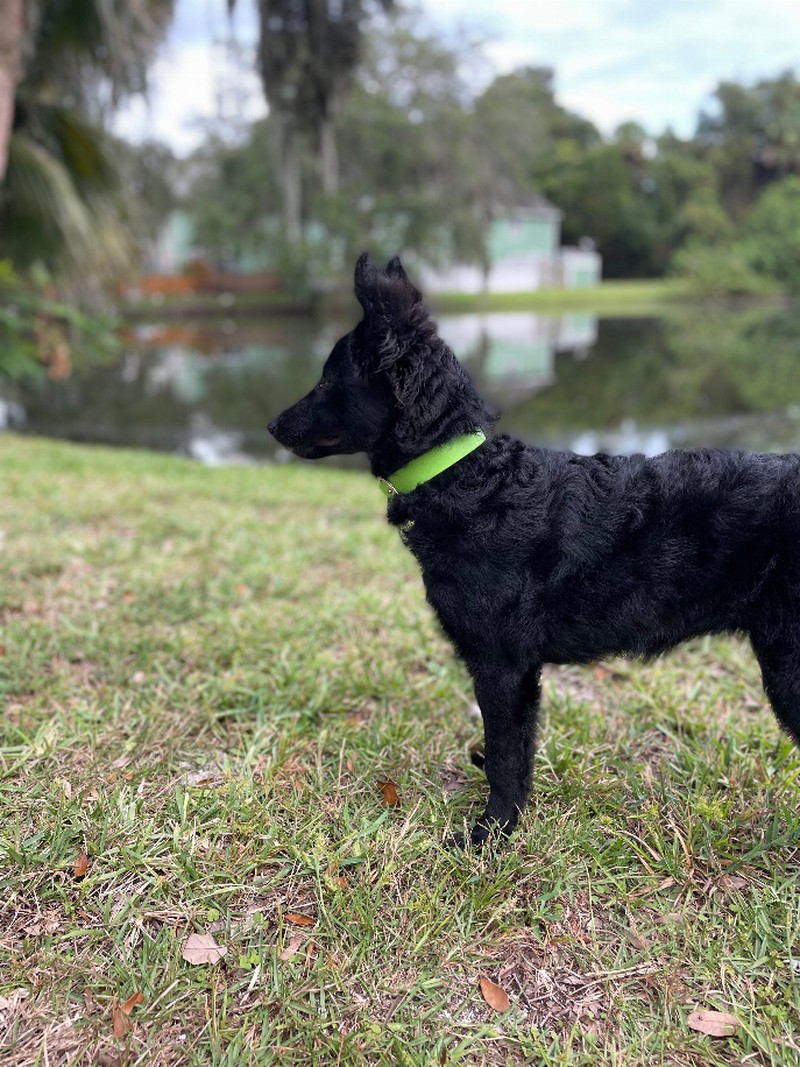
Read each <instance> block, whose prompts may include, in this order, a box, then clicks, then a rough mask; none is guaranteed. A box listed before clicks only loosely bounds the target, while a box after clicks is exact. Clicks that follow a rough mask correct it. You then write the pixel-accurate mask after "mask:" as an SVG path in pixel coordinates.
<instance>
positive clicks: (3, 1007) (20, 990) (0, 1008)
mask: <svg viewBox="0 0 800 1067" xmlns="http://www.w3.org/2000/svg"><path fill="white" fill-rule="evenodd" d="M29 996H30V991H29V990H27V989H25V987H24V986H17V988H16V989H12V990H11V992H10V993H9V994H8V995H7V996H4V997H0V1013H2V1012H6V1011H14V1010H16V1009H17V1008H18V1007H19V1005H20V1004H21V1002H22V1001H23V1000H27V998H28V997H29Z"/></svg>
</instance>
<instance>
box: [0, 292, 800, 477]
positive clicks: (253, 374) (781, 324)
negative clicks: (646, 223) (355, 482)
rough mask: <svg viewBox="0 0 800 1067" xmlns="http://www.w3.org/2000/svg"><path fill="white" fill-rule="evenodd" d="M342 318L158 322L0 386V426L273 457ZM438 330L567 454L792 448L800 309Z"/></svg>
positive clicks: (511, 407) (514, 414) (509, 426)
mask: <svg viewBox="0 0 800 1067" xmlns="http://www.w3.org/2000/svg"><path fill="white" fill-rule="evenodd" d="M348 326H349V323H345V322H335V321H334V322H328V321H326V322H317V321H313V320H309V319H306V318H300V317H296V318H283V319H279V318H274V319H269V320H263V321H253V322H236V321H234V320H224V321H222V322H219V323H216V324H214V325H213V326H211V325H208V324H203V325H201V326H198V325H196V324H195V325H193V324H183V323H181V324H169V325H164V324H152V325H148V326H144V327H139V328H137V329H136V330H134V331H132V332H131V334H130V336H129V338H128V340H127V343H126V344H125V346H124V351H123V353H122V354H121V355H120V357H119V358H118V359H117V361H116V362H115V363H113V364H110V365H102V366H94V367H91V366H83V367H81V368H80V369H79V370H78V371H77V372H76V373H75V374H74V375H73V376H72V378H70V379H69V380H67V381H61V382H50V381H47V380H41V381H35V382H27V383H25V384H23V385H16V386H14V387H13V388H12V387H8V386H6V387H5V390H4V391H3V395H2V396H0V429H1V428H2V427H3V426H10V427H13V428H19V429H25V430H27V431H29V432H32V433H37V434H43V435H47V436H54V437H62V438H68V439H71V440H81V441H93V442H104V443H111V444H118V445H128V446H134V447H144V448H152V449H159V450H164V451H171V452H180V453H183V454H185V455H190V456H193V457H194V458H196V459H198V460H201V461H202V462H204V463H210V464H219V463H246V462H253V461H255V460H259V459H264V458H269V457H272V458H274V457H275V452H274V443H273V441H272V439H271V438H270V437H269V435H268V433H267V431H266V423H267V421H268V419H269V418H270V417H271V416H272V415H273V414H275V413H276V412H277V411H279V410H280V409H281V408H282V407H284V406H285V405H286V404H288V403H290V402H291V401H293V400H294V399H296V398H297V397H299V396H300V395H302V394H303V393H304V392H306V391H307V390H308V389H309V388H310V387H311V386H312V385H313V384H314V382H315V381H316V379H317V377H318V375H319V371H320V368H321V366H322V363H323V362H324V359H325V357H326V355H327V353H328V352H329V351H330V348H331V347H332V345H333V343H334V342H335V340H336V338H337V337H338V336H340V335H341V334H342V333H343V332H345V331H346V330H347V328H348ZM440 330H441V333H442V335H443V336H444V337H445V339H446V340H447V341H448V343H449V344H450V345H451V346H452V347H453V348H454V350H455V351H456V352H457V353H458V354H459V356H460V357H461V358H462V359H463V360H464V361H465V363H466V364H467V366H468V367H469V368H470V371H471V373H472V374H473V376H474V377H475V378H476V380H477V381H478V382H479V384H480V386H481V389H482V391H483V392H484V393H485V394H487V395H488V396H489V398H490V399H491V400H492V402H493V403H494V404H495V405H496V406H497V407H498V408H499V409H501V410H502V411H503V412H504V415H503V418H502V420H501V423H500V428H501V429H504V430H507V431H509V432H514V433H517V434H519V435H520V436H522V437H523V438H525V439H526V440H529V441H533V442H536V443H542V444H548V445H555V446H558V447H567V448H572V449H574V450H576V451H580V452H585V453H591V452H594V451H609V452H634V451H643V452H645V453H648V454H655V453H657V452H661V451H663V450H664V449H666V448H670V447H674V446H689V445H700V444H715V445H729V446H736V447H744V448H759V449H768V448H777V449H781V450H792V451H800V313H798V311H797V310H796V309H793V308H783V309H775V308H773V309H769V310H766V311H765V310H763V309H751V310H747V311H740V312H733V311H731V310H725V309H723V310H720V311H718V312H716V313H712V312H709V311H708V310H707V309H704V310H701V311H688V312H683V313H681V312H677V313H675V314H671V315H670V316H669V317H667V318H664V319H638V320H614V319H601V320H599V321H598V320H597V319H595V318H594V317H592V316H589V315H566V316H541V315H532V314H516V313H515V314H488V315H459V316H445V317H442V318H441V319H440Z"/></svg>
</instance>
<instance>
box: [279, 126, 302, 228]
mask: <svg viewBox="0 0 800 1067" xmlns="http://www.w3.org/2000/svg"><path fill="white" fill-rule="evenodd" d="M280 157H281V158H280V160H279V163H278V173H279V179H280V188H281V204H282V208H283V235H284V237H285V238H286V243H287V244H288V245H289V247H290V248H296V247H297V246H298V245H299V244H300V241H301V239H302V236H303V187H302V179H301V174H300V135H299V134H298V133H297V131H296V130H294V129H292V128H291V127H286V126H284V128H283V130H282V131H281V138H280Z"/></svg>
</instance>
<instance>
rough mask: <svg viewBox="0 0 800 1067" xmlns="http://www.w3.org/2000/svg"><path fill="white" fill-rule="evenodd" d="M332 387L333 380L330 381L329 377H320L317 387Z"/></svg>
mask: <svg viewBox="0 0 800 1067" xmlns="http://www.w3.org/2000/svg"><path fill="white" fill-rule="evenodd" d="M330 387H331V382H330V380H329V379H328V378H320V380H319V382H318V383H317V389H319V390H322V391H324V390H326V389H330Z"/></svg>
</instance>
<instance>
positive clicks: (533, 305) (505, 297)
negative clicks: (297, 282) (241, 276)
mask: <svg viewBox="0 0 800 1067" xmlns="http://www.w3.org/2000/svg"><path fill="white" fill-rule="evenodd" d="M319 299H320V300H321V302H322V304H323V305H324V307H325V308H326V309H327V310H328V311H331V310H334V309H341V308H342V307H346V308H347V310H348V311H351V310H352V309H353V307H354V306H355V305H354V303H353V297H352V294H351V293H350V291H349V289H347V290H345V289H343V290H341V291H336V292H333V293H330V294H326V295H324V296H322V297H320V298H319ZM691 299H693V296H692V294H691V293H690V292H688V291H687V289H686V286H685V285H684V284H682V283H681V282H680V281H676V280H675V279H665V278H647V279H636V280H627V281H604V282H602V284H600V285H597V286H592V287H591V288H586V289H539V290H537V291H535V292H530V293H489V294H486V295H481V294H476V293H437V294H431V295H430V298H429V301H428V302H429V303H430V305H431V306H432V307H433V308H434V310H435V311H436V312H437V313H439V312H444V313H447V312H450V313H457V312H477V311H481V312H490V311H540V312H543V313H550V314H555V315H557V314H566V313H569V312H594V313H596V314H600V313H602V314H605V315H614V316H625V315H654V314H661V313H663V312H664V311H665V310H668V309H669V308H670V307H672V306H674V305H675V303H676V301H682V302H684V303H685V302H686V301H687V300H691ZM317 306H318V301H317V300H312V299H308V300H298V299H297V298H294V297H291V296H287V295H286V294H283V293H225V294H221V295H218V296H207V295H194V296H188V297H185V296H180V297H164V298H163V299H159V300H152V299H151V300H143V301H140V302H137V303H129V304H126V305H125V306H124V308H123V313H124V315H125V316H126V317H127V318H131V319H138V318H146V319H152V318H154V317H161V318H165V317H166V318H175V317H180V318H193V317H203V316H206V317H219V316H223V317H230V316H231V315H235V316H240V317H241V316H248V315H250V316H267V315H281V314H299V313H303V314H307V313H308V312H309V311H311V310H313V309H314V308H315V307H317Z"/></svg>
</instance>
